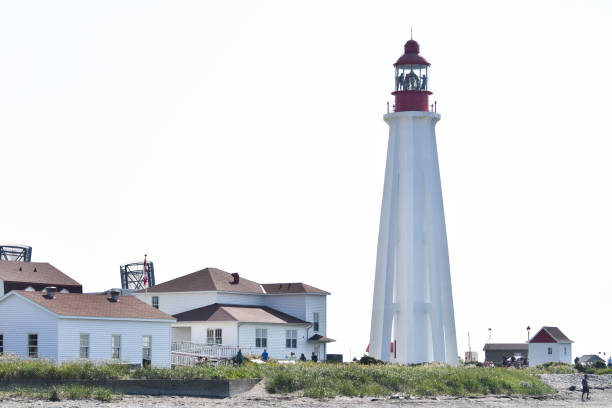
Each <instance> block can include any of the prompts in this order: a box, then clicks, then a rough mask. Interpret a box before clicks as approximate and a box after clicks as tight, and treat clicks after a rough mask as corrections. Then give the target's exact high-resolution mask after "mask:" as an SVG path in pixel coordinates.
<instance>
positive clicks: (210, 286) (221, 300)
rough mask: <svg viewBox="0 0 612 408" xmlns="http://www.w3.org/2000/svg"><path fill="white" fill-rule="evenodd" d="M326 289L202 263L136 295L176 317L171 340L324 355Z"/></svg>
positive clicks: (279, 354) (282, 354)
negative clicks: (197, 268)
mask: <svg viewBox="0 0 612 408" xmlns="http://www.w3.org/2000/svg"><path fill="white" fill-rule="evenodd" d="M327 295H329V293H328V292H326V291H324V290H321V289H317V288H315V287H313V286H310V285H306V284H304V283H272V284H259V283H257V282H254V281H251V280H248V279H244V278H243V277H240V276H239V275H238V274H237V273H234V274H230V273H228V272H224V271H222V270H220V269H216V268H206V269H203V270H200V271H197V272H194V273H191V274H188V275H185V276H181V277H179V278H176V279H173V280H170V281H168V282H165V283H161V284H158V285H155V286H153V287H151V288H148V289H147V290H141V291H138V292H136V293H134V296H136V297H137V298H138V299H140V300H143V301H144V302H146V303H148V304H150V305H152V306H153V307H156V308H159V310H161V311H164V312H166V313H168V314H171V315H173V316H174V317H175V318H176V320H177V321H176V322H175V323H173V340H174V341H175V342H192V343H200V344H208V345H219V346H231V347H241V348H245V349H249V350H250V351H252V352H253V353H257V354H261V353H262V352H263V351H264V349H266V350H267V351H268V354H269V355H270V357H272V358H276V359H280V360H285V359H289V358H290V357H291V353H294V355H295V356H297V357H299V356H300V355H301V354H302V353H304V355H305V356H306V357H307V358H308V359H310V358H311V356H312V353H313V352H314V353H315V355H316V356H317V358H318V359H319V360H321V361H322V360H325V358H326V355H327V350H326V344H327V343H329V342H332V341H334V340H332V339H330V338H328V337H326V333H327V316H326V314H327V313H326V312H327V310H326V298H327Z"/></svg>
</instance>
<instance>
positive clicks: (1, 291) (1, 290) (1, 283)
mask: <svg viewBox="0 0 612 408" xmlns="http://www.w3.org/2000/svg"><path fill="white" fill-rule="evenodd" d="M0 296H4V281H3V280H2V279H0Z"/></svg>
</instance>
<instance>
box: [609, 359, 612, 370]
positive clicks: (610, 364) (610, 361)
mask: <svg viewBox="0 0 612 408" xmlns="http://www.w3.org/2000/svg"><path fill="white" fill-rule="evenodd" d="M608 367H610V368H612V357H608Z"/></svg>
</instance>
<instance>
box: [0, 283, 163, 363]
mask: <svg viewBox="0 0 612 408" xmlns="http://www.w3.org/2000/svg"><path fill="white" fill-rule="evenodd" d="M0 317H1V318H0V354H1V353H14V354H17V355H21V356H24V357H30V358H46V359H52V360H55V361H56V362H58V363H61V362H64V361H74V360H83V361H84V360H92V361H108V362H111V361H116V362H122V363H126V364H133V365H151V366H154V367H170V347H171V341H172V340H171V336H172V323H174V322H175V319H174V318H173V317H172V316H170V315H168V314H166V313H163V312H162V311H160V310H157V309H155V308H153V307H151V306H150V305H148V304H146V303H144V302H142V301H140V300H138V299H136V298H135V297H132V296H119V292H118V291H112V292H111V293H109V294H81V293H57V288H55V287H53V288H45V290H44V291H26V290H11V291H10V292H9V293H7V294H6V295H4V296H2V297H1V298H0Z"/></svg>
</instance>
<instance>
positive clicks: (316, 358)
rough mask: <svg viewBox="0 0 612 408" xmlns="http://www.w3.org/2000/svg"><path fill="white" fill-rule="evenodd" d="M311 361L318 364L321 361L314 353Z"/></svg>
mask: <svg viewBox="0 0 612 408" xmlns="http://www.w3.org/2000/svg"><path fill="white" fill-rule="evenodd" d="M310 360H311V361H312V362H313V363H316V362H317V361H319V358H318V357H317V355H316V354H315V352H314V351H313V352H312V355H311V356H310Z"/></svg>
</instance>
